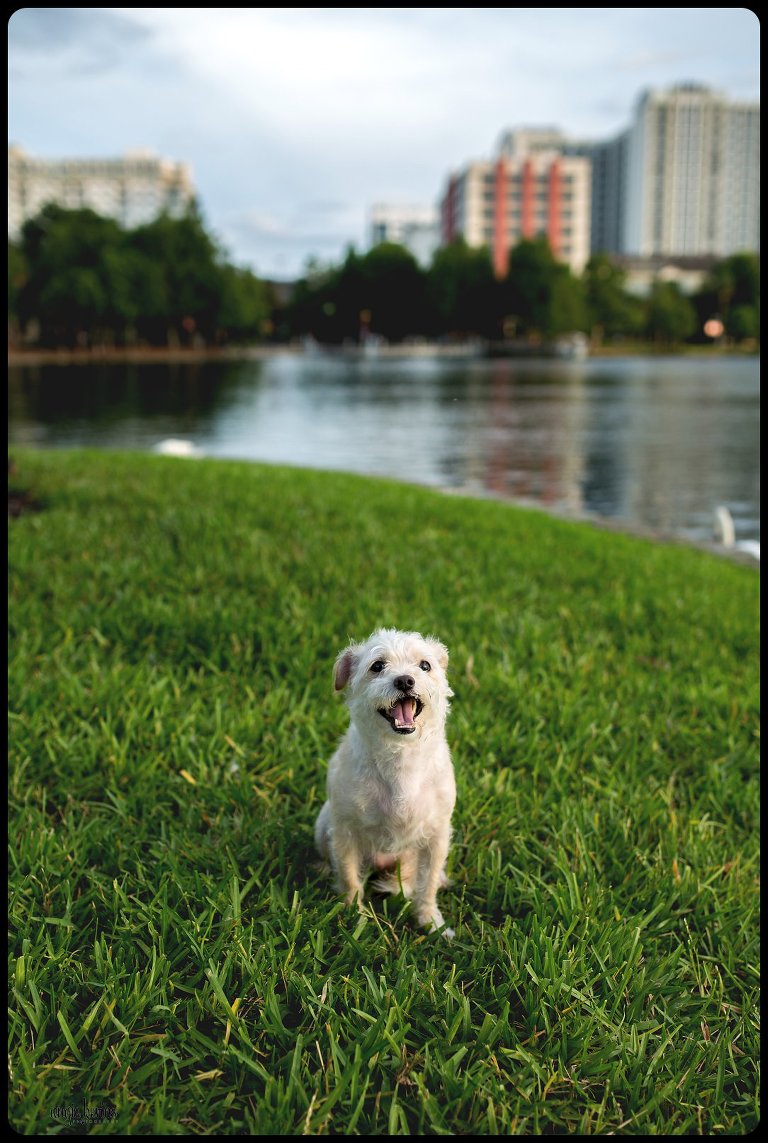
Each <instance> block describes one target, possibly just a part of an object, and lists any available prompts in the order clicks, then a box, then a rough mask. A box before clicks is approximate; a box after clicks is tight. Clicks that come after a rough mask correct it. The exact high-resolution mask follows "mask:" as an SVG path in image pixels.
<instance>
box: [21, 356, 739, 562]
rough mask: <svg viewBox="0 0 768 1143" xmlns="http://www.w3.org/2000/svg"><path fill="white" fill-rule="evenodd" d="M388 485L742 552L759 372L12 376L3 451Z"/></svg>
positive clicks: (720, 365) (267, 365)
mask: <svg viewBox="0 0 768 1143" xmlns="http://www.w3.org/2000/svg"><path fill="white" fill-rule="evenodd" d="M168 436H172V437H182V438H186V439H188V440H190V441H191V442H192V443H194V444H195V445H197V446H198V447H199V448H201V449H202V450H203V451H204V452H205V453H206V454H208V455H212V456H219V457H232V458H242V459H248V460H264V461H272V462H280V463H287V464H298V465H311V466H314V467H318V468H335V469H343V470H347V471H354V472H360V473H370V474H376V475H382V476H392V477H396V478H398V479H402V480H407V481H415V482H418V483H424V484H431V485H439V486H443V487H445V486H448V487H451V488H456V489H462V490H466V491H468V492H483V493H491V494H495V495H499V496H514V497H516V498H521V499H525V500H529V501H533V502H536V503H541V504H544V505H546V506H548V507H550V508H554V509H557V510H560V511H564V512H569V513H576V514H583V513H598V514H601V515H606V516H613V517H619V518H623V519H626V520H628V521H630V522H632V523H639V524H643V525H647V526H651V527H656V528H662V529H665V530H669V531H671V532H677V533H679V534H681V535H686V536H689V537H691V538H709V537H710V535H711V530H712V513H713V509H714V507H715V506H716V505H717V504H726V505H727V506H728V507H729V508H730V510H731V512H732V514H733V516H734V519H735V521H736V529H737V535H738V537H739V538H743V539H747V538H754V539H757V538H759V534H760V525H759V459H758V458H759V443H758V442H759V362H758V361H757V360H756V359H733V360H731V359H722V358H721V359H704V360H698V359H691V358H636V359H635V358H624V359H620V360H609V359H604V360H588V361H585V362H552V361H525V362H518V361H507V360H493V361H485V360H478V361H464V362H462V361H456V360H439V359H434V358H432V359H429V358H417V359H414V360H399V361H384V360H370V361H368V360H362V361H361V360H347V359H341V358H334V357H327V358H324V357H322V356H317V357H301V356H292V355H287V354H286V355H281V356H276V357H274V358H268V359H266V360H264V361H239V362H235V361H226V362H205V363H200V364H196V365H188V364H184V365H158V364H152V365H125V364H124V365H92V366H86V367H69V366H68V367H63V366H46V367H38V368H36V369H31V368H28V367H25V368H23V369H12V370H11V371H10V384H9V439H10V441H11V443H13V442H20V441H26V442H30V443H36V444H41V445H46V446H53V447H62V446H73V445H80V444H86V445H90V446H97V447H120V448H139V449H150V448H152V447H153V446H154V445H155V444H156V443H157V442H158V440H160V439H162V438H163V437H168Z"/></svg>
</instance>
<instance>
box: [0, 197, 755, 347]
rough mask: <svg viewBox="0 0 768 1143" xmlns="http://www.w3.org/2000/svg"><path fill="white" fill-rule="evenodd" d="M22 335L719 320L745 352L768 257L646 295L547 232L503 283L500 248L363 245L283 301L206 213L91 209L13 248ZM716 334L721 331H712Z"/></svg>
mask: <svg viewBox="0 0 768 1143" xmlns="http://www.w3.org/2000/svg"><path fill="white" fill-rule="evenodd" d="M8 267H9V289H8V298H9V331H10V333H11V335H12V336H13V335H14V334H15V335H16V336H18V337H20V338H22V337H23V338H24V339H25V340H26V341H27V342H30V341H34V342H36V343H37V344H40V345H44V346H76V345H135V344H147V345H152V346H164V345H180V344H183V345H223V344H231V343H237V342H248V343H253V342H259V341H264V340H270V341H283V342H288V341H292V340H295V339H300V338H304V337H312V338H314V339H315V340H317V341H318V342H320V343H323V344H343V343H349V342H353V343H357V342H360V341H365V340H366V339H369V338H382V339H385V340H387V341H390V342H399V341H403V340H405V339H408V338H437V339H446V338H451V339H465V338H483V339H487V340H503V339H524V340H526V341H533V342H535V341H548V340H552V339H553V338H556V337H557V336H558V335H560V334H566V333H572V332H575V331H582V332H584V333H586V334H587V335H588V336H589V337H590V339H591V341H592V343H593V344H601V343H607V344H612V343H619V344H621V343H626V342H649V341H650V342H653V343H656V344H659V345H674V344H681V343H685V342H697V341H698V342H706V341H708V340H710V337H711V336H712V334H711V332H710V334H709V335H708V334H706V333H705V332H704V326H705V323H707V322H708V321H711V320H712V319H717V320H718V321H719V322H720V323H722V330H723V336H725V337H726V338H727V339H728V340H729V341H731V342H734V343H743V342H748V341H749V342H752V341H754V342H756V341H757V339H758V337H759V291H760V275H759V261H758V258H757V256H756V255H754V254H735V255H733V256H731V257H729V258H725V259H723V260H722V261H719V262H717V263H716V264H715V265H714V266H713V268H712V270H711V272H710V274H709V276H708V279H707V281H706V282H705V284H704V286H703V287H702V288H701V289H700V290H699V291H697V292H696V293H695V294H692V295H690V296H689V295H686V294H685V293H684V292H683V291H682V290H681V289H680V287H679V286H678V285H677V284H676V283H674V282H666V281H656V282H654V283H653V285H652V287H651V290H650V293H649V294H648V296H647V297H642V298H641V297H637V296H636V295H634V294H632V293H631V292H630V291H628V290H627V286H626V282H627V278H626V274H625V272H624V271H623V269H621V268H620V267H619V266H618V265H617V264H616V263H615V262H614V261H612V260H611V258H610V256H608V255H602V254H598V255H595V256H593V257H592V258H591V259H590V260H589V262H588V263H587V265H586V267H585V269H584V272H583V273H582V274H581V275H579V276H577V275H575V274H573V273H572V271H571V270H570V268H569V267H568V266H566V265H564V264H563V263H560V262H558V261H557V260H556V259H555V258H554V257H553V255H552V253H551V250H550V248H549V245H548V243H547V241H546V239H545V238H536V239H532V240H524V241H521V242H520V243H518V244H517V245H516V246H515V247H514V249H512V250H511V252H510V258H509V269H508V272H507V274H506V275H505V277H504V278H503V279H501V280H499V279H497V278H496V276H495V274H494V271H493V265H492V261H491V255H490V252H489V250H488V249H487V248H485V247H481V248H475V247H470V246H468V245H467V244H466V242H464V241H463V240H461V239H460V240H458V241H455V242H453V243H452V244H451V245H449V246H444V247H442V248H440V249H438V250H437V252H436V253H435V255H434V257H433V259H432V262H431V264H430V266H429V267H428V268H426V269H424V268H422V267H421V266H420V265H419V264H418V263H417V261H416V259H415V258H414V257H413V255H412V254H411V253H410V252H409V251H408V250H406V249H405V248H404V247H402V246H399V245H396V244H393V243H381V244H380V245H378V246H374V247H373V248H372V249H371V250H369V251H367V252H366V253H364V254H359V253H357V252H356V251H355V250H354V249H350V250H349V251H348V252H347V254H346V257H345V258H344V260H343V261H342V262H341V264H339V265H336V266H319V265H317V264H311V265H310V266H309V267H308V269H307V272H306V274H305V275H304V276H303V277H302V278H301V279H300V280H299V281H298V282H296V283H294V284H293V287H292V289H291V290H290V291H288V297H287V298H283V299H282V300H281V299H280V297H279V294H278V291H277V290H276V288H275V287H274V286H273V285H272V284H270V283H267V282H264V281H262V280H260V279H259V278H257V277H256V276H255V275H254V274H253V273H252V272H251V271H249V270H246V269H241V268H238V267H236V266H234V265H232V264H231V263H230V262H229V261H228V260H227V257H226V255H225V252H224V251H223V250H222V249H221V248H220V247H219V245H218V244H217V243H216V242H215V240H214V239H212V238H211V237H210V236H209V234H208V233H207V231H206V229H205V226H204V224H203V221H202V219H201V216H200V214H199V211H198V210H197V208H196V207H193V208H192V209H190V210H189V211H188V213H187V214H186V215H185V216H184V217H182V218H170V217H168V216H160V217H159V218H158V219H156V220H155V221H154V222H151V223H146V224H144V225H142V226H138V227H135V228H133V229H126V228H122V227H121V226H120V225H119V224H118V223H117V222H115V221H114V220H112V219H108V218H103V217H101V216H100V215H98V214H95V213H94V212H93V211H92V210H65V209H63V208H61V207H58V206H54V205H50V206H47V207H45V208H44V210H43V211H41V213H40V214H39V215H38V216H37V217H36V218H34V219H32V220H30V221H28V222H27V223H25V225H24V227H23V229H22V233H21V239H20V241H19V243H17V244H11V243H9V259H8ZM708 328H709V329H710V331H711V329H712V328H715V329H717V328H718V327H717V326H714V327H708Z"/></svg>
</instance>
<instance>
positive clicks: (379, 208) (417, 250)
mask: <svg viewBox="0 0 768 1143" xmlns="http://www.w3.org/2000/svg"><path fill="white" fill-rule="evenodd" d="M370 236H371V246H377V245H378V244H379V243H380V242H397V243H398V244H399V245H400V246H405V248H406V249H407V250H410V252H411V254H413V256H414V258H415V259H416V261H417V262H418V263H419V264H420V265H421V266H424V267H427V266H429V265H430V263H431V261H432V255H433V254H434V253H435V250H437V248H438V246H439V245H440V223H439V216H438V212H437V210H436V209H435V208H434V207H431V206H399V205H391V204H387V203H377V204H376V205H375V206H373V207H372V208H371V215H370Z"/></svg>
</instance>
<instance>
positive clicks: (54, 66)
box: [8, 8, 760, 278]
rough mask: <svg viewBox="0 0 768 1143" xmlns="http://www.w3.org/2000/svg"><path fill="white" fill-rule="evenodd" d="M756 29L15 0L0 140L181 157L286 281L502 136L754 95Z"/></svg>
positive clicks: (61, 151)
mask: <svg viewBox="0 0 768 1143" xmlns="http://www.w3.org/2000/svg"><path fill="white" fill-rule="evenodd" d="M759 34H760V25H759V20H758V17H757V16H756V15H755V13H754V12H753V11H752V10H751V9H748V8H625V9H616V8H581V9H578V8H576V9H573V8H186V9H181V10H179V9H173V8H21V9H18V10H17V11H16V12H14V13H13V15H12V16H11V18H10V22H9V69H8V77H9V79H8V82H9V91H8V99H9V114H8V127H9V131H8V141H9V143H15V144H18V145H19V146H21V147H23V148H24V150H26V151H27V152H28V153H29V154H30V155H34V156H37V157H40V158H64V157H72V158H88V157H91V156H93V157H105V156H109V157H116V156H119V155H122V154H124V153H125V152H126V151H128V150H136V149H149V150H151V151H153V152H154V153H155V154H157V155H160V156H163V157H166V158H168V159H173V160H176V161H181V162H184V163H188V164H189V165H190V167H191V170H192V177H193V180H194V183H195V187H196V190H197V193H198V196H199V200H200V204H201V207H202V211H203V216H204V218H205V222H206V225H207V227H208V228H209V230H210V231H211V232H212V233H213V234H215V235H216V237H217V238H218V239H219V241H220V242H221V243H222V245H223V246H224V248H225V250H226V252H227V255H228V256H229V258H230V259H231V260H232V261H234V262H236V263H237V264H239V265H244V266H245V265H247V266H249V267H250V268H251V269H253V270H254V271H255V272H256V273H257V274H259V275H261V276H263V277H271V278H292V277H296V276H298V275H300V274H301V273H302V272H303V271H304V269H305V267H306V264H307V261H308V259H309V258H312V257H314V258H317V259H319V260H320V261H321V262H338V261H339V260H340V259H341V258H343V256H344V253H345V250H346V248H347V247H348V246H350V245H354V246H356V247H357V248H358V249H359V250H362V249H364V248H365V246H366V244H367V241H368V217H369V212H370V209H371V207H372V206H373V205H374V204H375V203H380V202H384V203H393V204H398V203H399V204H414V205H434V204H436V202H437V200H438V198H439V196H440V194H441V192H442V190H443V188H444V185H445V180H446V178H447V176H448V175H449V173H450V172H451V171H453V170H455V169H456V168H458V167H460V166H461V165H463V164H464V163H465V162H467V161H470V160H472V159H482V158H486V157H489V156H490V155H491V154H492V152H493V151H494V149H495V147H496V145H497V143H498V140H499V137H500V135H501V134H502V132H503V131H505V130H507V129H510V128H515V127H524V126H552V127H556V128H559V129H560V130H562V131H563V132H564V133H565V134H566V135H568V136H570V137H573V138H589V139H604V138H610V137H612V136H613V135H615V134H617V133H618V132H619V131H621V130H623V129H624V128H625V127H627V126H628V125H629V123H630V120H631V118H632V115H633V111H634V107H635V104H636V102H637V100H638V98H639V97H640V95H641V93H642V92H643V91H644V90H645V89H646V88H649V87H662V88H664V87H669V86H672V85H674V84H678V83H687V82H693V83H700V84H704V85H706V86H708V87H712V88H714V89H715V90H716V91H719V92H721V93H722V94H724V95H726V96H727V97H728V98H730V99H732V100H739V101H742V100H746V101H750V102H759V98H760V94H759V92H760V46H759Z"/></svg>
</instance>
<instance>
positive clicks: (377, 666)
mask: <svg viewBox="0 0 768 1143" xmlns="http://www.w3.org/2000/svg"><path fill="white" fill-rule="evenodd" d="M385 666H386V663H385V662H384V660H383V659H377V660H376V662H375V663H371V670H372V671H373V673H374V674H375V675H378V674H379V672H380V671H383V670H384V668H385Z"/></svg>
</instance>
